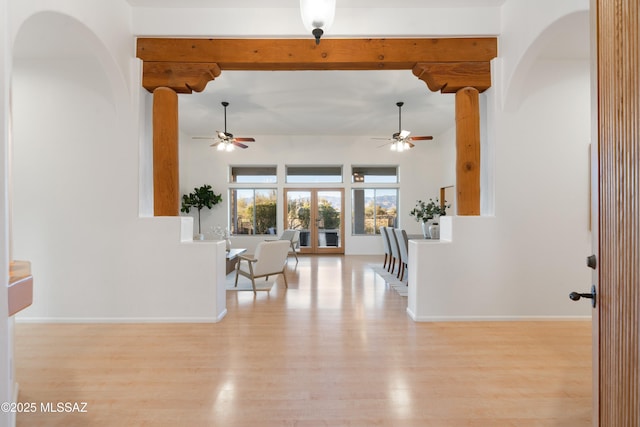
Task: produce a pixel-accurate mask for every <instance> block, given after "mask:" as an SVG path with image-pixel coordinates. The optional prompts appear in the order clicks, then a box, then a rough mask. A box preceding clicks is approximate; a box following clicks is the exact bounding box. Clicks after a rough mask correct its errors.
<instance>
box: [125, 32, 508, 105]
mask: <svg viewBox="0 0 640 427" xmlns="http://www.w3.org/2000/svg"><path fill="white" fill-rule="evenodd" d="M496 55H497V39H496V38H495V37H485V38H398V39H326V40H322V43H320V44H319V45H316V44H315V43H314V42H313V40H310V39H194V38H139V39H138V42H137V57H138V58H140V59H142V61H143V82H142V85H143V87H144V88H146V89H147V90H149V91H150V92H151V91H153V90H154V89H156V88H158V87H169V88H171V89H173V90H175V91H176V92H178V93H191V92H192V91H196V92H200V91H202V90H204V88H205V87H206V85H207V83H208V82H209V81H211V80H213V79H215V78H216V77H217V76H219V75H220V73H221V71H222V70H243V71H296V70H413V72H414V74H415V75H416V76H417V77H418V78H420V79H422V80H424V81H425V82H427V84H428V85H429V88H430V89H431V90H434V91H438V90H443V88H444V90H443V91H445V92H455V91H456V90H455V88H458V87H468V86H471V87H476V88H477V89H478V90H480V91H483V90H485V89H486V88H488V87H489V86H490V85H491V77H490V73H491V72H490V66H489V61H491V60H492V59H493V58H495V57H496ZM443 82H444V83H443ZM462 82H465V83H464V84H463V83H462ZM434 88H436V89H434Z"/></svg>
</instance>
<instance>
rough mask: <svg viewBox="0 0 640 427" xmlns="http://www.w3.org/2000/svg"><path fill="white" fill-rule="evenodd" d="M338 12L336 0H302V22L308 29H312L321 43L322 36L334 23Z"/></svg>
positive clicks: (318, 42) (314, 35)
mask: <svg viewBox="0 0 640 427" xmlns="http://www.w3.org/2000/svg"><path fill="white" fill-rule="evenodd" d="M335 13H336V0H300V14H301V15H302V23H303V24H304V26H305V28H306V29H307V31H311V34H313V37H315V39H316V44H320V37H322V35H323V34H324V32H325V31H326V30H328V29H329V27H331V24H333V17H334V15H335Z"/></svg>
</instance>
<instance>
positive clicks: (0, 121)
mask: <svg viewBox="0 0 640 427" xmlns="http://www.w3.org/2000/svg"><path fill="white" fill-rule="evenodd" d="M7 17H8V5H7V2H6V1H4V0H0V144H2V145H1V147H2V148H1V149H0V189H1V190H0V191H2V197H1V198H0V224H1V225H0V227H1V231H0V277H1V278H2V280H1V281H0V283H1V284H2V286H1V287H0V289H2V290H1V291H0V402H13V401H14V398H15V396H14V395H13V392H14V383H15V380H14V375H13V372H14V370H13V363H14V362H13V335H14V334H13V319H12V318H9V306H8V290H7V289H8V285H9V260H10V254H9V239H10V238H9V224H10V219H9V218H10V217H9V206H8V196H9V191H8V190H9V155H8V148H9V127H10V120H9V93H10V92H9V87H10V85H9V82H10V71H11V55H10V43H9V31H8V30H9V20H8V19H7ZM13 422H14V417H13V414H11V413H8V412H4V411H0V426H2V427H6V426H10V425H12V424H13Z"/></svg>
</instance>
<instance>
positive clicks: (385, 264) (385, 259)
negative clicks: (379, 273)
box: [382, 254, 389, 268]
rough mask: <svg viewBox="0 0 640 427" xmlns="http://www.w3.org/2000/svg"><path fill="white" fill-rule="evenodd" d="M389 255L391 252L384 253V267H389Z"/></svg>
mask: <svg viewBox="0 0 640 427" xmlns="http://www.w3.org/2000/svg"><path fill="white" fill-rule="evenodd" d="M388 257H389V254H384V263H382V268H387V258H388Z"/></svg>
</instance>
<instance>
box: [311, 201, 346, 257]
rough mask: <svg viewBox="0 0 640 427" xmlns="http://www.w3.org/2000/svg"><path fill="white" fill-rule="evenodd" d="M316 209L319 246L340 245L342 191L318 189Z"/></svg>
mask: <svg viewBox="0 0 640 427" xmlns="http://www.w3.org/2000/svg"><path fill="white" fill-rule="evenodd" d="M317 197H318V210H317V212H316V224H317V226H318V227H317V229H318V235H317V236H316V238H317V243H318V247H319V248H323V247H324V248H326V247H340V246H341V244H342V242H340V235H341V233H340V227H341V226H342V224H340V213H341V211H342V193H341V192H340V191H318V193H317Z"/></svg>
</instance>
